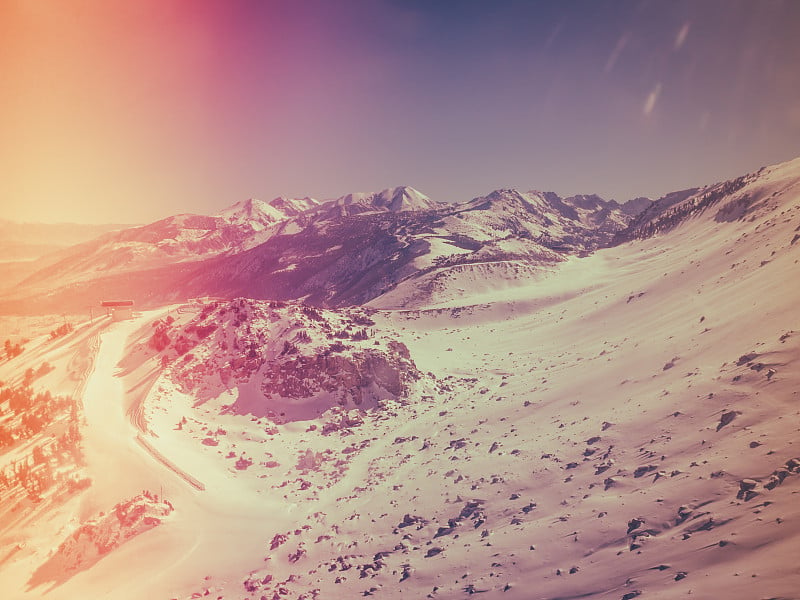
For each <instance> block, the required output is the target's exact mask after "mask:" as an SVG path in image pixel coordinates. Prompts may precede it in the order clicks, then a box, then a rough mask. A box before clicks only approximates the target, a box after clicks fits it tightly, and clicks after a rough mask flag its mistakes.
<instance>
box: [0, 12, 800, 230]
mask: <svg viewBox="0 0 800 600" xmlns="http://www.w3.org/2000/svg"><path fill="white" fill-rule="evenodd" d="M798 32H800V2H796V1H792V0H787V1H785V2H779V1H770V0H759V1H758V2H755V1H750V0H742V1H736V0H689V1H676V0H650V1H640V0H637V1H635V2H634V1H625V0H613V1H607V2H603V1H597V0H592V1H568V0H567V1H564V0H560V1H555V0H554V1H552V2H540V1H535V0H529V1H513V0H485V1H470V0H464V1H456V0H452V1H448V0H439V1H435V0H363V1H361V0H325V1H322V0H302V1H295V0H286V1H273V0H262V1H247V0H219V1H213V0H185V1H169V0H136V1H134V2H129V1H123V0H69V1H66V2H65V1H61V0H52V1H45V0H0V75H1V76H0V202H1V203H2V207H1V210H0V217H3V218H10V219H15V220H28V221H49V222H53V221H78V222H146V221H152V220H155V219H157V218H161V217H164V216H167V215H170V214H175V213H179V212H197V213H213V212H216V211H218V210H221V209H222V208H224V207H225V206H227V205H230V204H232V203H234V202H236V201H238V200H242V199H246V198H249V197H258V198H263V199H271V198H273V197H275V196H278V195H287V196H306V195H309V196H313V197H316V198H319V199H325V198H331V197H336V196H340V195H343V194H345V193H348V192H354V191H372V190H379V189H382V188H385V187H389V186H395V185H411V186H414V187H416V188H418V189H419V190H421V191H423V192H424V193H426V194H428V195H429V196H431V197H432V198H434V199H436V200H442V201H464V200H468V199H471V198H473V197H475V196H479V195H484V194H486V193H488V192H490V191H492V190H493V189H496V188H500V187H517V188H520V189H523V190H528V189H539V190H552V191H555V192H557V193H559V194H561V195H571V194H576V193H598V194H600V195H602V196H604V197H606V198H615V199H617V200H621V201H622V200H626V199H629V198H632V197H635V196H641V195H646V196H650V197H658V196H659V195H662V194H664V193H666V192H668V191H672V190H675V189H681V188H685V187H690V186H693V185H700V184H704V183H712V182H715V181H718V180H722V179H727V178H730V177H735V176H738V175H740V174H743V173H745V172H748V171H753V170H756V169H757V168H758V167H760V166H762V165H766V164H771V163H775V162H781V161H784V160H788V159H791V158H794V157H796V156H798V155H800V75H798V73H800V35H798Z"/></svg>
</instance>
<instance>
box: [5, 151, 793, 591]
mask: <svg viewBox="0 0 800 600" xmlns="http://www.w3.org/2000/svg"><path fill="white" fill-rule="evenodd" d="M798 170H800V164H797V163H794V164H792V163H788V164H785V165H779V166H777V167H774V168H772V167H771V168H768V169H765V170H763V171H762V172H760V173H759V174H758V175H757V176H755V177H753V178H752V179H750V180H748V181H747V182H746V183H745V184H743V185H742V186H741V187H739V188H737V190H735V191H733V192H730V193H728V194H727V195H726V196H724V197H721V198H719V199H718V200H717V201H715V202H711V201H710V200H709V199H708V198H707V199H706V200H705V201H704V200H702V198H703V196H702V194H701V195H696V194H695V195H690V197H687V198H686V199H685V200H686V204H685V206H686V207H692V208H691V209H689V208H687V212H686V213H685V214H684V215H683V216H682V217H681V218H680V219H679V222H678V223H674V222H670V223H669V226H668V227H666V226H665V227H663V228H662V227H659V228H658V230H657V231H656V232H655V234H654V235H651V236H649V237H646V238H645V239H632V240H630V241H626V242H623V243H620V244H618V245H616V246H613V247H610V248H599V249H597V250H595V251H594V252H593V253H591V254H590V255H588V256H585V257H583V258H579V257H578V256H577V255H575V254H571V255H569V258H568V259H567V260H561V261H558V262H554V263H552V264H551V265H550V266H549V268H548V270H547V272H539V274H538V275H537V276H536V277H535V278H532V279H530V280H528V281H522V280H520V281H517V282H515V285H513V286H507V287H505V288H502V289H495V288H493V287H492V286H491V285H489V284H486V283H485V282H482V275H481V273H483V272H482V271H478V269H482V268H483V266H482V263H463V264H459V265H457V266H460V267H464V268H465V269H466V268H467V267H469V268H470V269H475V270H476V271H475V272H474V273H473V276H472V279H471V285H472V286H473V287H466V288H464V289H463V291H462V292H461V294H460V295H448V296H446V298H445V297H442V298H444V300H446V301H444V300H443V301H441V302H439V303H437V305H436V306H433V307H430V306H427V307H426V306H422V307H421V308H420V307H417V308H413V309H411V308H409V309H402V310H371V309H364V308H359V307H356V308H351V309H347V310H342V311H328V310H320V309H317V308H312V307H309V306H308V305H304V304H302V303H297V302H291V303H275V302H272V303H270V302H257V301H253V300H247V299H241V300H232V301H210V300H206V301H196V302H193V303H191V304H183V305H177V306H169V307H162V309H161V311H160V313H159V314H152V315H147V314H145V315H143V316H142V317H141V318H140V319H139V320H137V321H134V322H131V323H116V324H112V325H109V326H108V328H107V329H106V330H104V331H103V332H102V334H101V340H100V343H99V353H98V358H97V367H98V368H97V369H96V370H95V371H94V372H93V374H92V375H91V377H90V379H89V381H88V383H87V386H86V389H87V395H86V400H85V403H84V404H85V406H84V411H85V413H86V425H85V426H84V427H83V429H82V432H83V436H84V437H83V439H84V442H83V447H84V452H85V458H86V466H85V470H86V472H85V474H84V475H85V476H87V477H91V479H92V485H91V486H90V487H89V488H88V489H82V490H79V491H77V492H73V495H72V496H69V497H66V498H62V499H59V498H58V497H57V495H56V494H42V496H43V497H44V499H45V500H44V502H39V503H35V502H33V501H31V500H30V499H27V498H25V497H24V492H23V491H22V490H21V489H20V487H19V486H18V485H17V484H16V483H14V482H15V481H16V480H17V479H18V476H17V475H18V472H19V471H24V469H20V468H19V464H20V463H19V461H21V460H23V458H24V460H27V454H26V453H29V452H30V451H31V449H32V447H35V446H36V445H37V444H39V443H42V442H43V441H44V440H43V439H41V438H36V437H32V438H25V439H20V440H15V441H14V444H13V445H12V446H11V447H10V448H9V449H4V453H7V454H6V456H11V455H12V453H13V456H14V460H13V461H7V462H5V463H4V464H5V465H6V467H5V471H4V472H5V474H6V475H7V478H6V481H11V483H12V487H10V488H9V487H8V486H6V487H3V485H2V484H0V493H2V494H3V504H2V507H3V511H4V512H3V514H5V515H8V518H7V520H5V521H3V522H2V523H0V540H2V543H3V548H7V550H6V551H4V553H3V554H2V555H0V558H2V560H3V563H2V564H3V568H2V569H0V589H2V590H3V591H4V593H6V594H8V595H9V597H13V598H21V599H25V598H37V597H41V596H42V595H43V594H45V593H46V596H47V597H48V598H51V599H53V600H68V599H71V598H76V597H78V598H82V597H98V598H100V597H108V598H112V597H113V598H115V599H121V600H125V599H134V598H149V597H159V598H161V597H163V598H181V599H188V598H197V597H204V596H209V597H211V598H224V599H226V600H232V599H238V600H244V599H245V598H247V599H250V600H252V599H253V598H262V597H265V598H270V599H272V598H276V597H277V598H303V599H305V600H310V599H311V598H327V597H334V598H357V597H367V596H370V597H376V598H386V599H394V598H432V599H456V598H465V597H467V596H471V595H474V594H484V595H485V597H487V598H495V597H496V598H510V599H514V600H530V599H532V598H535V599H546V600H555V599H565V598H588V599H597V600H632V599H633V598H639V597H641V598H644V599H646V598H660V599H668V598H681V597H693V598H731V599H733V600H745V599H748V600H749V599H751V598H797V590H798V589H800V572H798V569H797V565H796V555H797V549H798V547H799V546H798V544H800V505H798V503H797V496H798V494H800V448H798V444H797V432H798V420H797V417H798V406H797V396H798V390H800V369H798V366H799V365H800V333H799V332H800V325H799V324H798V321H797V306H798V303H800V284H798V283H797V277H796V276H795V275H796V272H797V264H798V261H800V243H798V242H799V241H800V186H797V184H796V182H797V181H798V177H797V175H798ZM691 198H695V199H696V200H697V202H698V203H702V202H707V204H706V205H705V206H700V205H699V204H692V202H693V201H692V200H691ZM709 198H710V196H709ZM540 200H541V199H540V198H538V199H537V198H534V197H533V196H532V195H530V194H524V195H518V194H516V193H513V194H512V193H502V194H500V193H498V195H497V197H496V198H492V199H489V200H487V199H482V200H481V201H478V202H475V203H474V205H470V206H467V207H465V206H461V207H460V208H454V211H457V210H461V213H463V214H462V216H461V217H459V216H457V212H453V213H452V214H449V215H442V214H440V215H439V219H440V220H441V221H442V222H446V221H448V220H453V222H454V223H455V222H456V221H458V222H459V223H461V226H462V227H464V229H462V230H459V233H458V235H462V236H467V235H469V236H470V237H469V239H470V240H473V241H476V242H480V243H481V247H483V245H484V244H491V243H495V241H496V240H499V241H507V240H504V239H503V238H504V237H505V236H506V235H507V234H508V231H509V230H510V229H512V228H514V227H523V226H524V227H525V228H530V229H529V231H530V232H531V233H533V232H535V231H536V227H537V226H538V221H537V220H536V219H539V218H543V216H544V215H542V214H541V212H542V210H544V208H545V206H546V205H545V204H538V203H539V201H540ZM487 203H488V207H486V208H483V207H484V206H485V205H486V204H487ZM563 203H564V205H565V207H566V208H563V209H561V210H559V211H556V212H558V215H555V214H551V213H550V212H548V213H547V215H546V216H547V218H548V219H550V220H551V221H552V224H553V225H552V227H553V231H556V232H557V234H558V235H560V236H566V235H570V234H573V235H576V233H575V232H577V231H578V230H575V232H571V231H570V230H569V228H570V227H579V225H578V224H579V223H580V222H581V219H580V218H577V219H573V218H570V217H568V216H566V215H565V214H562V211H563V212H569V208H572V209H574V210H575V211H580V210H586V211H592V210H593V209H592V203H590V202H589V201H587V200H586V199H583V200H581V201H580V202H575V205H574V206H573V205H570V204H569V203H568V202H567V199H564V200H563ZM551 205H552V203H551ZM673 206H675V207H679V206H680V202H676V203H673ZM681 210H683V209H681ZM413 214H414V213H407V214H406V216H405V217H404V220H403V221H402V223H403V226H404V227H406V229H405V231H411V232H414V231H415V232H416V233H415V235H418V236H422V235H426V236H428V238H426V239H429V240H430V241H429V242H428V243H430V244H431V246H432V247H434V243H435V242H434V238H435V236H436V235H437V232H439V233H441V231H442V230H440V229H439V228H441V227H443V225H436V226H432V225H431V224H430V223H428V224H427V225H426V226H427V227H428V229H419V230H414V229H413V227H416V225H413V222H412V221H409V220H408V219H410V218H411V216H413ZM520 215H530V216H528V217H526V218H525V220H524V222H522V221H519V222H518V220H519V219H520ZM578 216H579V217H580V213H579V212H578ZM418 217H420V218H422V215H418ZM386 218H392V217H390V216H389V215H388V213H387V214H383V215H371V216H370V217H369V219H366V217H365V216H362V217H360V218H356V217H350V218H349V219H353V220H354V222H356V223H358V224H360V225H361V226H362V227H364V226H365V224H370V223H371V224H372V225H373V226H374V227H375V229H374V231H383V230H381V229H380V224H381V223H383V222H384V221H382V220H381V219H386ZM666 223H667V222H666V221H665V222H664V224H666ZM328 226H329V227H331V232H330V235H331V236H334V235H336V234H340V233H342V232H344V231H347V229H341V230H337V229H336V227H337V226H334V225H328ZM338 226H341V227H345V226H346V225H345V224H342V225H338ZM495 227H499V229H495ZM393 231H395V232H396V233H399V232H397V231H396V230H393ZM492 231H496V232H497V233H496V237H492V235H493V234H492ZM450 235H451V236H453V239H451V240H450V241H451V242H452V241H456V240H458V241H459V243H460V244H461V246H456V245H453V246H452V247H454V248H456V247H461V248H462V249H463V250H468V251H469V252H475V251H477V250H475V249H471V246H472V245H473V244H472V242H469V241H468V240H466V239H465V238H456V237H455V236H456V234H455V233H451V234H450ZM595 235H596V234H595ZM399 237H402V236H399ZM517 237H519V238H520V239H523V240H526V239H529V238H526V237H525V236H524V235H522V236H517ZM303 239H307V240H313V239H314V238H312V237H308V238H303ZM320 239H321V240H322V239H324V238H320ZM339 239H340V240H341V239H342V238H341V237H340V238H339ZM366 239H374V236H366V237H365V238H363V239H362V241H361V242H358V243H362V242H363V240H366ZM587 239H588V238H587ZM589 242H590V240H589V241H584V242H583V243H587V244H588V243H589ZM444 243H445V242H442V244H444ZM592 243H594V242H592ZM327 247H328V246H326V245H325V244H322V242H320V248H327ZM357 247H358V246H354V247H353V248H357ZM424 256H425V255H424V254H419V255H418V256H417V257H415V258H416V259H420V260H423V259H424ZM413 260H414V258H412V260H410V261H407V263H406V265H408V264H411V263H413ZM487 264H488V263H487ZM513 264H514V263H508V264H507V265H506V267H505V268H507V269H511V268H512V267H511V266H510V265H513ZM295 268H296V269H297V268H299V267H295ZM291 270H294V269H290V271H291ZM450 270H453V266H452V265H450V266H447V267H442V271H441V272H442V273H445V272H448V271H450ZM434 271H435V270H431V271H430V272H431V273H433V272H434ZM486 273H488V271H486ZM483 279H486V280H488V281H489V282H491V281H492V279H491V277H490V276H489V275H486V276H485V277H483ZM327 280H328V281H331V279H327ZM462 281H466V279H462ZM395 289H399V287H397V288H395ZM429 300H430V298H428V300H426V302H428V301H429ZM101 326H102V325H100V324H95V325H94V327H95V328H99V327H101ZM81 331H84V333H81ZM79 334H80V335H82V336H84V337H83V338H82V339H83V340H84V341H85V339H86V336H87V335H89V333H88V332H87V331H86V330H83V329H80V330H78V331H76V332H75V333H74V334H71V335H74V336H75V338H74V339H76V340H77V338H78V336H79ZM126 335H129V336H130V338H129V339H130V342H129V344H128V346H127V348H126V349H125V352H124V356H123V358H122V361H119V360H118V358H119V356H120V355H121V354H123V353H122V340H124V338H125V336H126ZM71 340H73V338H70V337H67V338H65V339H64V340H63V341H62V342H57V344H59V345H58V347H54V345H53V344H54V342H52V341H49V342H48V341H46V340H34V341H32V342H31V343H29V344H28V346H27V348H26V350H25V351H24V352H23V354H22V355H20V356H18V357H16V358H14V359H12V360H11V361H4V362H3V363H0V379H3V380H4V381H12V380H14V378H15V377H21V375H20V374H19V373H18V371H20V370H22V371H24V370H25V369H26V368H27V367H28V366H35V365H36V364H37V363H38V361H41V360H43V359H45V358H49V357H51V356H58V357H59V361H57V362H55V364H56V371H53V372H51V373H50V374H49V375H47V377H49V378H50V379H49V380H50V381H57V380H58V378H59V376H58V374H57V371H58V369H62V368H64V366H65V364H66V363H67V362H69V361H68V360H67V358H66V357H67V356H68V355H69V352H68V350H69V349H70V348H71V346H70V344H71V343H77V342H73V341H71ZM376 342H377V344H376ZM111 350H114V352H112V351H111ZM370 351H372V353H371V352H370ZM117 352H118V353H117ZM326 353H327V354H326ZM370 356H372V357H373V359H372V361H371V362H370V361H368V360H367V358H368V357H370ZM333 357H340V359H339V358H336V359H334V358H333ZM412 363H413V366H412ZM117 366H118V367H119V368H117ZM400 371H403V372H408V373H409V374H412V375H413V376H414V377H416V378H414V377H412V378H410V379H409V380H408V381H406V382H404V384H405V386H406V387H405V393H403V392H402V391H401V393H396V392H393V391H392V389H395V390H396V391H398V390H400V389H401V388H400V387H397V388H394V386H393V383H392V382H393V381H396V380H397V379H399V380H400V381H401V382H402V373H400ZM115 372H116V373H118V376H115V375H114V373H115ZM395 374H396V376H397V377H396V378H395ZM42 381H45V380H44V379H42ZM381 382H382V383H381ZM38 385H40V383H39V380H36V383H35V386H38ZM356 389H358V390H360V392H359V393H360V394H361V396H360V397H361V399H362V402H361V404H360V405H359V404H357V403H356V402H355V401H354V398H355V397H356V396H357V394H353V390H356ZM341 400H344V406H342V404H341V403H340V401H341ZM312 405H313V410H308V411H306V410H300V408H301V407H302V408H308V407H310V406H312ZM0 409H2V411H3V412H2V414H1V415H0V417H1V418H2V421H0V424H3V423H5V422H6V420H8V419H10V418H12V417H11V416H10V415H11V413H12V412H13V411H11V410H10V406H9V404H8V401H7V400H2V401H0ZM126 411H128V412H129V414H130V418H131V422H128V421H126V420H125V418H124V417H125V414H126ZM282 412H283V413H284V414H281V413H282ZM14 418H16V417H14ZM55 426H56V425H55V424H53V425H52V427H55ZM47 431H48V435H49V432H50V431H51V430H47ZM58 458H59V457H58V455H57V454H54V455H52V456H51V461H56V460H58ZM15 461H16V462H15ZM0 481H2V480H0ZM153 484H155V486H156V487H158V486H161V487H162V488H163V494H161V493H159V496H160V497H161V496H162V495H163V498H160V500H164V499H166V500H168V501H169V502H170V503H171V504H172V505H173V506H174V511H172V512H170V514H169V518H167V519H164V521H163V522H162V523H161V524H160V525H159V526H158V527H156V528H154V529H152V530H150V531H146V532H144V533H142V534H141V535H138V536H136V537H134V538H132V539H130V540H129V541H128V542H126V543H125V544H123V545H120V546H119V547H118V548H116V549H114V550H113V551H111V552H109V553H107V554H106V555H104V556H103V558H102V559H101V560H99V561H97V562H96V563H94V564H93V565H92V566H91V568H88V569H87V570H85V571H83V572H82V573H80V574H78V575H75V576H73V577H70V578H67V579H66V580H63V581H60V580H58V577H57V574H51V577H52V578H51V579H48V580H46V581H44V580H39V579H32V574H33V573H35V572H36V570H37V569H38V568H39V567H40V566H41V565H43V564H46V563H47V562H48V561H49V560H50V559H51V557H53V556H57V555H58V548H59V546H60V545H61V543H62V542H63V540H64V539H67V538H68V537H69V535H70V533H71V532H73V531H81V524H86V523H88V524H90V525H91V524H92V521H91V520H90V518H91V517H93V515H95V514H97V512H98V510H99V511H112V510H113V508H114V506H115V505H117V504H118V503H119V502H120V500H124V499H125V498H130V497H131V493H130V492H131V487H132V486H140V485H141V486H145V485H147V486H150V489H151V490H152V489H154V488H153V487H152V486H153ZM140 489H141V488H140ZM86 507H90V509H87V508H86ZM70 519H73V521H70ZM112 522H113V521H112ZM142 573H146V574H147V577H142V576H141V574H142Z"/></svg>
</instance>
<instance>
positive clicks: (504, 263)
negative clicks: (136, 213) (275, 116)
mask: <svg viewBox="0 0 800 600" xmlns="http://www.w3.org/2000/svg"><path fill="white" fill-rule="evenodd" d="M630 218H631V217H630V215H628V214H626V213H625V212H623V211H622V210H621V208H620V206H619V205H618V204H616V203H615V202H613V201H612V202H606V201H604V200H602V199H601V198H599V197H596V196H593V197H574V198H567V199H563V200H562V199H561V198H560V197H558V196H557V195H556V194H553V193H544V194H543V193H539V192H528V193H523V192H519V191H516V190H498V191H495V192H493V193H491V194H489V195H488V196H485V197H480V198H476V199H474V200H471V201H469V202H465V203H462V204H444V203H439V202H435V201H433V200H431V199H430V198H428V197H427V196H425V195H424V194H422V193H421V192H419V191H417V190H415V189H413V188H410V187H397V188H389V189H386V190H383V191H381V192H376V193H369V194H350V195H347V196H343V197H341V198H338V199H335V200H331V201H327V202H324V203H321V204H320V203H317V202H316V201H314V200H311V199H308V198H305V199H294V200H289V199H284V198H277V199H275V200H273V201H272V202H269V203H265V202H260V201H257V200H247V201H245V202H240V203H237V204H234V205H233V206H232V207H230V208H228V209H226V210H225V211H222V212H221V213H219V214H217V215H215V216H212V217H203V216H198V215H179V216H176V217H170V218H168V219H164V220H161V221H158V222H156V223H153V224H150V225H146V226H144V227H139V228H134V229H130V230H125V231H121V232H117V233H115V234H111V235H107V236H105V237H101V238H99V239H98V240H96V241H94V242H91V243H88V244H84V245H82V246H78V247H75V248H73V249H71V250H70V251H69V252H67V253H65V254H64V256H63V257H62V259H61V260H60V261H58V262H57V263H56V264H54V265H52V266H51V267H50V268H48V269H44V270H42V271H40V272H38V273H35V274H33V275H32V276H31V277H29V278H28V280H27V281H26V282H25V284H26V285H27V286H29V288H30V289H34V290H37V291H39V290H47V294H48V298H47V301H48V302H59V303H64V302H67V303H70V304H73V305H76V304H79V305H83V306H85V305H87V304H91V303H92V302H96V299H97V298H99V297H101V296H102V297H107V296H109V295H116V296H125V297H132V298H134V299H135V300H136V301H137V303H140V304H145V305H147V304H148V303H149V304H152V303H160V302H164V301H178V300H185V299H187V298H191V297H197V296H209V295H211V296H221V297H228V298H231V297H237V296H245V295H247V296H253V297H256V298H264V299H279V300H289V299H298V298H303V299H305V301H307V302H310V303H313V304H317V305H319V306H344V305H348V304H361V303H364V302H368V301H372V300H375V299H376V298H378V297H379V296H381V295H383V294H386V293H387V292H390V291H393V290H395V288H396V287H398V286H402V289H401V290H399V291H397V292H393V295H392V298H391V299H390V300H389V299H387V302H388V303H390V304H393V305H395V304H396V305H402V306H412V305H420V303H425V302H430V301H435V299H434V298H433V297H432V295H431V294H433V293H434V291H435V290H440V295H441V294H444V295H447V294H452V293H455V292H456V291H457V289H458V287H459V283H458V281H457V280H458V279H459V277H460V275H459V276H458V277H456V278H455V279H453V277H452V276H453V275H455V274H457V273H458V272H464V273H466V275H465V276H466V277H468V278H470V277H473V276H474V274H475V273H476V272H478V271H479V272H480V275H479V276H480V277H481V278H483V279H484V280H485V281H487V282H490V281H492V280H495V281H497V282H498V284H499V283H500V281H506V282H507V283H509V282H510V280H509V274H511V273H512V272H514V273H516V274H517V276H516V279H524V278H525V277H528V276H533V275H535V274H536V273H537V272H540V271H541V270H542V269H547V268H549V267H550V266H552V265H553V264H556V263H558V262H560V261H563V260H564V259H565V258H566V257H567V256H569V255H573V254H586V253H589V252H592V251H594V250H595V249H597V248H598V247H602V246H604V245H607V244H608V242H609V241H610V239H611V237H612V236H613V234H614V233H616V232H617V231H619V230H621V229H623V228H624V227H625V226H626V225H627V224H628V222H629V221H630ZM176 284H178V285H176ZM59 288H60V289H59ZM443 288H446V289H443ZM24 289H25V288H23V289H22V290H20V293H21V294H24ZM404 290H405V291H404ZM448 290H449V291H448ZM21 294H20V295H21ZM43 301H44V299H43V297H42V296H41V294H38V295H37V302H43ZM387 302H384V303H383V304H381V305H383V306H386V305H388V304H387ZM21 304H24V305H26V306H29V303H28V302H27V301H23V302H21V303H20V302H17V304H16V306H20V305H21ZM34 304H35V303H34ZM31 308H33V307H32V306H31ZM36 310H40V309H36Z"/></svg>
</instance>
